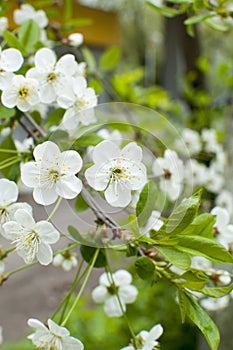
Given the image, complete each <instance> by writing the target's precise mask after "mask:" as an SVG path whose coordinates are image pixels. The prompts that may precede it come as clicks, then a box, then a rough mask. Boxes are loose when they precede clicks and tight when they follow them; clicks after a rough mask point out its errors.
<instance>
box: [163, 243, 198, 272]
mask: <svg viewBox="0 0 233 350" xmlns="http://www.w3.org/2000/svg"><path fill="white" fill-rule="evenodd" d="M156 249H157V250H158V251H159V252H160V253H161V254H162V255H163V256H164V257H165V259H166V260H167V261H169V262H170V263H171V264H172V265H174V266H176V267H178V268H179V269H182V270H187V269H188V268H189V267H190V265H191V258H190V256H189V255H188V254H187V253H184V252H181V251H179V250H178V249H176V248H175V247H164V246H163V247H161V246H156Z"/></svg>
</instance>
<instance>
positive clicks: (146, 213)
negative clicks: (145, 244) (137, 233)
mask: <svg viewBox="0 0 233 350" xmlns="http://www.w3.org/2000/svg"><path fill="white" fill-rule="evenodd" d="M156 195H157V187H156V185H155V183H154V182H152V181H150V182H148V183H147V184H146V185H145V186H144V187H143V189H142V191H141V193H140V196H139V200H138V202H137V206H136V214H137V218H138V225H139V227H142V226H143V225H145V224H146V223H147V221H148V219H149V217H150V216H151V213H152V210H153V209H154V208H155V203H156V198H157V196H156Z"/></svg>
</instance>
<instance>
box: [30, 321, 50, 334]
mask: <svg viewBox="0 0 233 350" xmlns="http://www.w3.org/2000/svg"><path fill="white" fill-rule="evenodd" d="M27 324H28V325H29V327H32V328H35V329H36V330H37V329H38V330H41V331H46V332H48V328H47V327H46V326H45V325H44V324H43V323H42V322H41V321H39V320H37V319H36V318H29V319H28V321H27Z"/></svg>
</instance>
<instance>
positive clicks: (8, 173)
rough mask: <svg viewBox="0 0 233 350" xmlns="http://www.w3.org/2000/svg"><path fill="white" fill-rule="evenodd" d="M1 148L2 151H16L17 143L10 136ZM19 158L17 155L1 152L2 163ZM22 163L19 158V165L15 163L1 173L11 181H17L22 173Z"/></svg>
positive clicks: (0, 159)
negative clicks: (20, 164)
mask: <svg viewBox="0 0 233 350" xmlns="http://www.w3.org/2000/svg"><path fill="white" fill-rule="evenodd" d="M0 148H2V149H9V150H16V147H15V143H14V141H13V139H12V137H11V135H10V136H8V137H7V138H5V140H3V142H2V143H1V145H0ZM14 156H15V157H17V154H12V153H7V152H0V162H3V161H5V160H7V159H10V158H12V157H14ZM20 161H21V158H20V157H18V163H15V164H13V165H10V166H8V167H6V168H3V169H1V170H0V172H1V173H2V174H3V175H4V176H5V177H6V178H7V179H9V180H12V181H17V179H18V176H19V173H20V166H19V163H20Z"/></svg>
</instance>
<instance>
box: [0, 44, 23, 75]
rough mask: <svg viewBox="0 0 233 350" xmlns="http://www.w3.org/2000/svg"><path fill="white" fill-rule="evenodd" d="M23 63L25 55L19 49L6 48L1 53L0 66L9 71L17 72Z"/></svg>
mask: <svg viewBox="0 0 233 350" xmlns="http://www.w3.org/2000/svg"><path fill="white" fill-rule="evenodd" d="M22 64H23V56H22V54H21V52H20V51H19V50H17V49H12V48H10V49H6V50H3V51H2V52H1V55H0V68H1V69H3V70H5V71H7V72H16V71H17V70H19V69H20V67H21V66H22Z"/></svg>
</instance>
